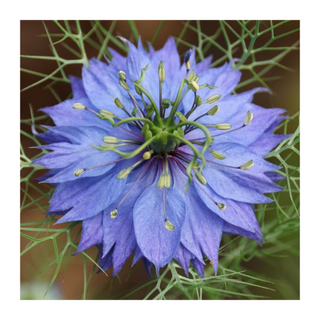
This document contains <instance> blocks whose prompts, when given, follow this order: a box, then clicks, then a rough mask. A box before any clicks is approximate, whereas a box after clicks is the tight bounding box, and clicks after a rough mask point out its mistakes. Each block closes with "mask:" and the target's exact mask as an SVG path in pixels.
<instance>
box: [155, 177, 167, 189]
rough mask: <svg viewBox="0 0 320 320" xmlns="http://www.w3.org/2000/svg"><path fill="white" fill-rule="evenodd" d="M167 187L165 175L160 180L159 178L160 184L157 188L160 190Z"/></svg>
mask: <svg viewBox="0 0 320 320" xmlns="http://www.w3.org/2000/svg"><path fill="white" fill-rule="evenodd" d="M164 185H165V178H164V174H161V176H160V178H159V181H158V184H157V187H158V188H159V189H162V188H163V187H164Z"/></svg>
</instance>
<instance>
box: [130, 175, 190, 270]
mask: <svg viewBox="0 0 320 320" xmlns="http://www.w3.org/2000/svg"><path fill="white" fill-rule="evenodd" d="M157 183H158V181H157V179H156V181H155V182H154V183H153V185H152V186H151V187H149V188H148V189H147V190H146V191H144V192H143V193H142V195H141V196H140V197H139V199H138V200H137V202H136V204H135V206H134V210H133V220H134V229H135V234H136V237H137V243H138V245H139V247H140V249H141V251H142V253H143V255H144V256H145V257H146V258H147V259H148V260H149V261H151V262H152V263H153V264H154V265H155V266H156V269H157V270H158V269H159V267H163V266H165V265H166V264H167V263H168V262H169V261H170V260H171V259H172V258H173V256H174V254H175V252H176V250H177V248H178V245H179V242H180V236H181V227H182V224H183V222H184V218H185V203H184V201H182V199H183V196H182V195H181V194H180V192H178V191H177V190H175V189H173V188H169V189H166V190H165V207H166V215H167V219H168V220H169V221H170V222H171V223H172V224H173V225H174V230H173V231H169V230H167V229H165V227H164V223H165V222H164V207H163V190H162V189H159V188H158V187H157Z"/></svg>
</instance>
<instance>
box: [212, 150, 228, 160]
mask: <svg viewBox="0 0 320 320" xmlns="http://www.w3.org/2000/svg"><path fill="white" fill-rule="evenodd" d="M208 150H209V151H210V153H211V155H212V156H213V157H214V158H216V159H220V160H222V159H225V158H226V157H225V156H224V155H223V154H221V153H220V152H218V151H216V150H213V149H208Z"/></svg>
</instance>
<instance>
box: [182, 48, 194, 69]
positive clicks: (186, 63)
mask: <svg viewBox="0 0 320 320" xmlns="http://www.w3.org/2000/svg"><path fill="white" fill-rule="evenodd" d="M191 54H192V49H189V50H188V51H187V53H186V54H185V56H184V59H183V62H184V64H185V65H186V68H187V74H188V72H189V70H190V69H191V64H190V57H191Z"/></svg>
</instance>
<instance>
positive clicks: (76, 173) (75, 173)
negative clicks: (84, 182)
mask: <svg viewBox="0 0 320 320" xmlns="http://www.w3.org/2000/svg"><path fill="white" fill-rule="evenodd" d="M84 171H85V170H84V169H78V170H76V171H75V172H74V175H75V176H76V177H79V176H80V175H81V174H83V173H84Z"/></svg>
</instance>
